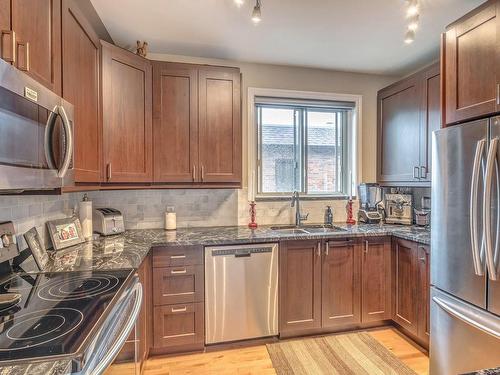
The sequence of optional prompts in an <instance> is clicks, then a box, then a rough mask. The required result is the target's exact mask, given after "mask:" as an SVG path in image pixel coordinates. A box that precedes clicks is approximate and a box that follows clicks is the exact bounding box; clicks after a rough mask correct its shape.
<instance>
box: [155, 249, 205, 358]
mask: <svg viewBox="0 0 500 375" xmlns="http://www.w3.org/2000/svg"><path fill="white" fill-rule="evenodd" d="M152 263H153V304H154V313H153V322H154V334H153V338H154V342H153V351H154V352H155V353H158V354H160V353H175V352H183V351H193V350H200V349H203V347H204V344H205V316H204V310H205V307H204V299H205V295H204V287H205V284H204V278H205V271H204V266H203V247H202V246H169V247H158V248H155V249H153V262H152Z"/></svg>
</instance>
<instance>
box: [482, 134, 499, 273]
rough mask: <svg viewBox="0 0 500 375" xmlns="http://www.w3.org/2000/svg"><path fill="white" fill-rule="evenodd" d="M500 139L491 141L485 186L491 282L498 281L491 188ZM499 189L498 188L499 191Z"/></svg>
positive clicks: (484, 203)
mask: <svg viewBox="0 0 500 375" xmlns="http://www.w3.org/2000/svg"><path fill="white" fill-rule="evenodd" d="M497 149H498V138H494V139H492V140H491V144H490V149H489V150H488V159H487V161H486V178H485V186H484V199H483V205H484V208H483V225H484V239H485V247H486V249H485V254H486V267H487V268H488V274H489V277H490V279H491V280H497V274H496V269H495V262H494V258H493V244H492V238H491V188H492V185H493V172H494V167H495V162H496V160H497V157H496V156H497ZM498 188H499V187H498V186H497V189H498Z"/></svg>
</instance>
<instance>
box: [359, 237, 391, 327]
mask: <svg viewBox="0 0 500 375" xmlns="http://www.w3.org/2000/svg"><path fill="white" fill-rule="evenodd" d="M361 246H362V252H363V254H362V256H361V275H362V290H363V291H362V302H361V311H362V319H361V320H362V322H363V323H370V322H377V321H382V320H387V319H391V315H392V310H391V282H392V274H391V262H392V260H391V239H390V237H382V238H379V237H374V238H365V239H363V241H362V243H361Z"/></svg>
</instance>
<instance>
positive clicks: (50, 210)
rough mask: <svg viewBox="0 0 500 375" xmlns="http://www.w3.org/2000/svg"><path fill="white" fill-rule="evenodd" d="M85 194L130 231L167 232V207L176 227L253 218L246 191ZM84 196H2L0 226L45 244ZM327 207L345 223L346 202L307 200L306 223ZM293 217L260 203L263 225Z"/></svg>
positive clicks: (283, 204)
mask: <svg viewBox="0 0 500 375" xmlns="http://www.w3.org/2000/svg"><path fill="white" fill-rule="evenodd" d="M87 195H88V197H89V199H90V200H91V201H92V202H93V205H94V207H113V208H117V209H119V210H120V211H122V213H123V215H124V218H125V227H126V228H127V229H142V228H163V227H164V220H165V219H164V213H165V211H166V209H167V207H174V209H175V212H176V213H177V226H178V227H203V226H230V225H246V224H247V223H248V218H249V214H248V201H247V196H248V195H247V191H246V190H245V189H241V190H238V189H199V190H188V189H186V190H183V189H172V190H123V191H94V192H88V193H87ZM82 197H83V193H69V194H63V195H60V196H57V195H36V196H0V221H7V220H12V221H13V222H14V224H15V227H16V231H17V233H18V234H19V235H20V234H23V233H24V232H26V231H27V230H29V229H30V228H32V227H37V228H38V231H39V233H40V234H41V235H42V237H43V238H44V241H45V243H46V244H47V243H48V235H47V231H46V228H45V223H46V222H47V221H49V220H54V219H59V218H63V217H67V216H70V215H72V213H73V212H74V210H76V209H77V207H78V202H79V201H80V200H81V199H82ZM327 204H328V205H331V206H332V208H333V210H334V221H337V222H340V221H345V218H346V216H345V205H346V201H344V200H329V201H324V200H321V201H317V200H313V201H306V200H304V201H302V202H301V210H302V212H303V213H309V219H308V222H310V223H321V222H323V219H324V212H325V208H326V205H327ZM294 215H295V209H294V208H291V207H290V201H288V200H286V201H274V202H257V222H258V223H259V224H291V223H293V222H294V220H295V216H294ZM21 248H23V247H21Z"/></svg>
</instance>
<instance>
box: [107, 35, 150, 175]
mask: <svg viewBox="0 0 500 375" xmlns="http://www.w3.org/2000/svg"><path fill="white" fill-rule="evenodd" d="M101 44H102V49H101V55H102V56H101V69H102V124H103V125H102V126H103V153H104V165H105V168H106V173H105V181H106V182H151V181H152V178H153V173H152V156H153V155H152V151H153V147H152V88H151V85H152V69H151V63H150V62H149V61H148V60H146V59H144V58H142V57H139V56H137V55H135V54H133V53H132V52H129V51H126V50H124V49H121V48H118V47H115V46H113V45H111V44H109V43H107V42H104V41H101Z"/></svg>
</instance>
